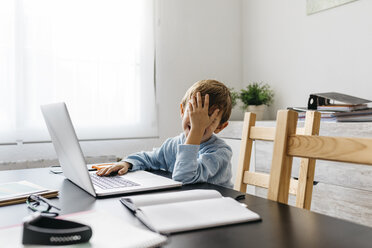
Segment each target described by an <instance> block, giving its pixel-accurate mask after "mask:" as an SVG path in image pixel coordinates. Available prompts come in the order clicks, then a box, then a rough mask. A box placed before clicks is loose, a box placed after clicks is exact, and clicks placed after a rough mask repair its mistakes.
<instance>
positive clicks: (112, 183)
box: [90, 173, 139, 189]
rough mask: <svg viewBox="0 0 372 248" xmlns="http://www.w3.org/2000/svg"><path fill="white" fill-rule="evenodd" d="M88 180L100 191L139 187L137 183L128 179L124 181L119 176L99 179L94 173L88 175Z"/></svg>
mask: <svg viewBox="0 0 372 248" xmlns="http://www.w3.org/2000/svg"><path fill="white" fill-rule="evenodd" d="M90 178H91V179H92V182H93V184H94V185H95V186H98V187H100V188H101V189H113V188H124V187H133V186H139V184H138V183H135V182H132V181H130V180H128V179H124V178H122V177H121V176H110V177H100V176H98V175H96V174H95V173H92V174H90Z"/></svg>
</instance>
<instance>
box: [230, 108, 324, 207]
mask: <svg viewBox="0 0 372 248" xmlns="http://www.w3.org/2000/svg"><path fill="white" fill-rule="evenodd" d="M297 119H298V114H297V113H296V112H294V111H290V110H280V111H278V114H277V123H276V127H275V128H273V127H257V126H255V122H256V116H255V114H253V113H246V114H245V117H244V124H243V131H242V141H241V147H240V154H239V162H238V172H237V178H236V182H235V186H234V189H235V190H239V191H241V192H246V190H247V185H254V186H259V187H263V188H268V199H270V200H275V201H279V202H282V203H288V193H289V194H293V195H296V206H297V207H300V208H305V209H310V206H311V198H312V189H313V180H314V171H315V159H313V158H302V159H301V164H300V172H299V178H298V180H294V179H291V171H292V160H293V156H291V155H289V154H288V153H287V150H288V149H287V145H288V144H289V143H288V141H289V139H288V137H292V136H293V135H296V134H298V135H301V137H308V136H312V135H318V134H319V127H320V113H318V112H315V111H308V112H307V113H306V118H305V126H304V128H297ZM254 140H265V141H274V149H273V159H272V164H271V170H270V174H266V173H260V172H252V171H249V167H250V160H251V153H252V145H253V141H254Z"/></svg>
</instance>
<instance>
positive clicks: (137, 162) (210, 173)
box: [123, 133, 232, 188]
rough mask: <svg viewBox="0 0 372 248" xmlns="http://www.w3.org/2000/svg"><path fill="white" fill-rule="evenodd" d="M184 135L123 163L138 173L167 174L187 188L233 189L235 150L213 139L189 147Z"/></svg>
mask: <svg viewBox="0 0 372 248" xmlns="http://www.w3.org/2000/svg"><path fill="white" fill-rule="evenodd" d="M184 143H185V135H184V133H182V134H180V135H179V136H176V137H173V138H169V139H167V140H166V141H165V142H164V143H163V144H162V146H161V147H160V148H158V149H156V150H154V151H151V152H138V153H135V154H132V155H129V156H128V157H127V158H126V159H124V160H123V161H126V162H128V163H131V164H132V169H131V170H132V171H135V170H146V169H153V170H165V171H169V172H172V178H173V179H174V180H176V181H180V182H183V183H184V184H191V183H201V182H208V183H213V184H217V185H221V186H224V187H229V188H232V183H231V157H232V150H231V148H230V146H228V145H227V144H226V143H225V141H223V140H222V139H220V138H218V137H217V136H215V135H212V136H211V138H210V139H209V140H207V141H206V142H204V143H202V144H200V145H185V144H184Z"/></svg>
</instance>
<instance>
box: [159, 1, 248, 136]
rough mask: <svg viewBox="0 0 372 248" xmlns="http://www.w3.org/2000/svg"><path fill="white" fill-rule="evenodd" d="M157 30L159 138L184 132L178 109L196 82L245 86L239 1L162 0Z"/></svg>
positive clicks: (236, 86)
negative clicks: (242, 84) (243, 82)
mask: <svg viewBox="0 0 372 248" xmlns="http://www.w3.org/2000/svg"><path fill="white" fill-rule="evenodd" d="M158 16H159V26H158V28H157V41H158V44H157V54H158V56H157V90H158V94H157V97H158V100H159V126H160V137H161V139H164V138H166V137H170V136H174V135H176V134H178V133H179V132H181V121H180V110H179V105H180V102H181V99H182V97H183V95H184V94H185V92H186V90H187V89H188V88H189V87H190V86H191V85H192V84H193V83H195V82H196V81H198V80H201V79H207V78H213V79H217V80H220V81H222V82H224V83H226V84H227V85H228V86H230V87H235V88H238V87H240V86H241V83H242V46H241V1H240V0H232V1H231V0H202V1H200V0H161V1H160V5H159V11H158Z"/></svg>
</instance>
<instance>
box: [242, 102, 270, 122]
mask: <svg viewBox="0 0 372 248" xmlns="http://www.w3.org/2000/svg"><path fill="white" fill-rule="evenodd" d="M266 109H267V107H266V105H265V104H261V105H249V106H248V107H247V108H246V111H247V112H251V113H255V114H256V120H257V121H261V120H263V117H264V113H265V111H266Z"/></svg>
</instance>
